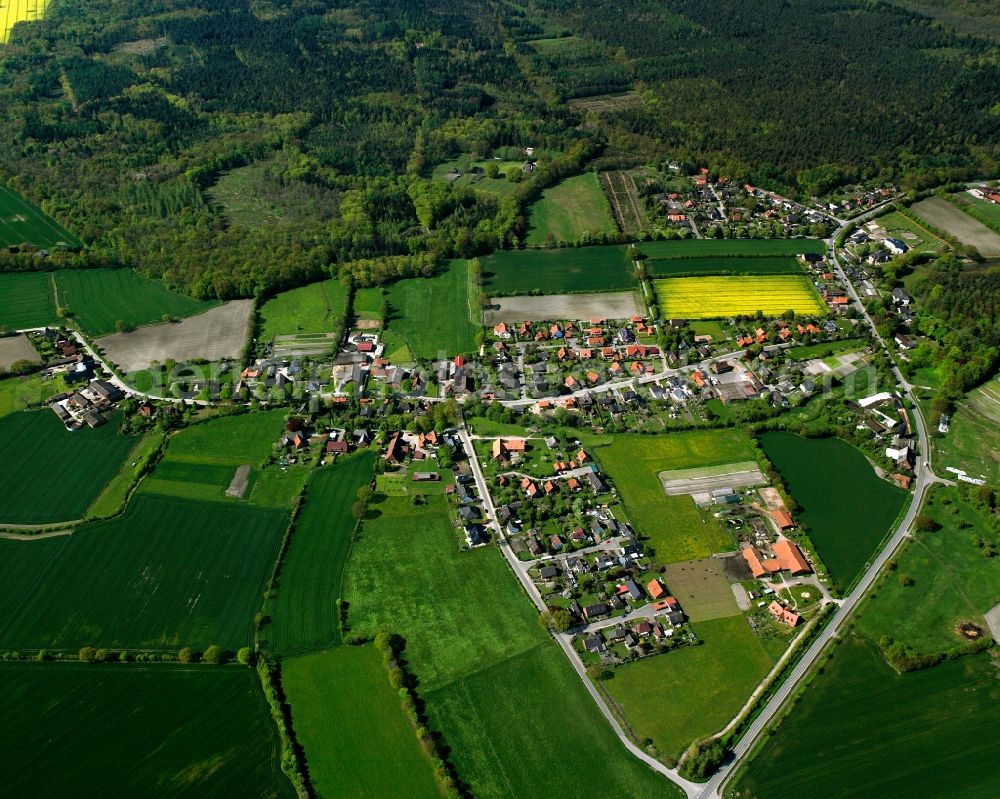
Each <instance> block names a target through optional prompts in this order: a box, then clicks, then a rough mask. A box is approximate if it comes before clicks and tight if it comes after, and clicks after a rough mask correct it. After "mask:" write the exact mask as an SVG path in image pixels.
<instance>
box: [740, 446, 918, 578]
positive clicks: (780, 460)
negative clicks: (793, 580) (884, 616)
mask: <svg viewBox="0 0 1000 799" xmlns="http://www.w3.org/2000/svg"><path fill="white" fill-rule="evenodd" d="M760 443H761V446H762V447H763V448H764V452H765V453H766V454H767V457H768V459H769V460H770V461H771V463H773V464H774V466H775V468H776V469H777V470H778V471H779V472H780V473H781V476H782V477H783V478H784V480H785V484H786V485H787V486H788V490H789V491H790V492H791V495H792V496H793V497H794V498H795V501H796V502H798V504H799V506H800V510H799V512H798V513H797V514H796V516H797V521H798V522H799V523H800V524H802V525H804V526H805V527H806V528H807V529H808V531H809V537H810V538H811V539H812V542H813V543H814V544H815V545H816V548H817V549H818V550H819V555H820V557H821V558H822V559H823V563H824V564H825V565H826V568H827V569H828V570H829V572H830V577H831V579H832V580H833V583H834V585H836V586H838V587H839V588H841V589H844V588H846V587H847V586H848V585H850V584H851V583H852V582H853V581H854V579H855V578H856V577H857V576H858V575H859V574H860V573H861V572H862V570H863V569H864V566H865V564H866V563H867V562H868V559H869V558H870V557H871V556H872V555H874V554H875V550H876V548H877V547H878V545H879V543H880V542H881V541H882V539H883V538H884V537H885V535H886V534H887V533H888V532H889V528H890V527H891V526H892V523H893V521H894V520H895V518H896V516H897V514H898V513H899V510H900V508H902V506H903V503H904V501H905V500H906V497H907V494H906V492H905V491H903V490H902V489H899V488H896V486H894V485H893V484H892V483H890V482H888V481H886V480H881V479H879V477H878V475H876V474H875V472H874V470H873V469H872V467H871V465H870V464H869V463H868V461H867V460H866V459H865V456H864V455H863V454H862V453H861V452H860V451H859V450H857V449H855V448H854V447H852V446H851V445H850V444H848V443H846V442H844V441H841V440H840V439H837V438H802V437H801V436H796V435H794V434H792V433H782V432H773V433H765V434H764V435H762V436H761V437H760Z"/></svg>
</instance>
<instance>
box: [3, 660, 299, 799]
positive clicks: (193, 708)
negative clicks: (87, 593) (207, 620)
mask: <svg viewBox="0 0 1000 799" xmlns="http://www.w3.org/2000/svg"><path fill="white" fill-rule="evenodd" d="M0 680H2V681H3V686H4V689H3V691H0V713H2V714H3V718H4V724H3V727H2V730H0V746H3V750H4V752H5V753H6V755H5V758H6V761H5V766H4V792H5V793H7V794H8V795H9V796H72V795H83V794H88V795H89V794H97V793H101V794H102V795H108V794H111V795H118V796H146V797H159V796H163V797H168V796H169V797H176V796H219V795H225V796H231V795H243V796H254V797H261V799H279V798H283V797H289V798H290V799H292V798H293V797H294V796H295V792H294V791H293V790H292V786H291V784H290V783H289V782H288V781H287V780H286V778H285V777H284V775H283V774H282V773H281V771H280V769H279V767H278V762H277V757H276V753H277V741H276V738H277V733H276V731H275V730H274V726H273V722H272V721H271V717H270V713H269V712H268V710H267V706H266V705H265V704H264V699H263V697H262V696H261V690H260V685H259V683H258V682H257V677H256V675H255V674H254V673H253V672H252V671H251V670H250V669H246V668H237V667H218V666H193V667H192V666H189V667H183V666H172V665H163V666H152V667H150V666H143V665H141V664H135V663H131V664H128V665H121V666H119V665H109V664H106V665H95V664H83V663H58V664H37V663H3V664H0Z"/></svg>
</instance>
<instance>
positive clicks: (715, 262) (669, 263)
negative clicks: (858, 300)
mask: <svg viewBox="0 0 1000 799" xmlns="http://www.w3.org/2000/svg"><path fill="white" fill-rule="evenodd" d="M646 272H647V273H648V274H649V276H650V277H679V276H681V275H798V274H801V273H802V265H801V264H800V263H799V261H798V259H796V258H795V257H794V256H791V255H767V256H761V257H756V258H747V257H740V256H733V257H731V258H727V257H707V258H663V259H658V260H655V261H652V260H651V261H646Z"/></svg>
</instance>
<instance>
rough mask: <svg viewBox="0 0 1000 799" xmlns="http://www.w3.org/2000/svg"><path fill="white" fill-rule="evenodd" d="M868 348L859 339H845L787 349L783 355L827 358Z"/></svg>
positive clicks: (802, 357)
mask: <svg viewBox="0 0 1000 799" xmlns="http://www.w3.org/2000/svg"><path fill="white" fill-rule="evenodd" d="M867 346H868V342H866V341H864V340H863V339H859V338H847V339H841V340H840V341H821V342H820V343H819V344H801V345H799V346H798V347H789V348H788V349H787V350H785V355H787V356H788V357H789V358H796V359H806V358H827V357H829V356H831V355H842V354H843V353H845V352H857V351H858V350H861V349H864V348H865V347H867Z"/></svg>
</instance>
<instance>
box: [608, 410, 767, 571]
mask: <svg viewBox="0 0 1000 799" xmlns="http://www.w3.org/2000/svg"><path fill="white" fill-rule="evenodd" d="M594 454H595V455H596V456H597V458H598V460H599V461H600V462H601V465H602V466H603V468H604V470H605V471H606V472H607V473H608V474H609V475H610V476H611V478H612V479H613V480H614V484H615V486H616V487H617V489H618V493H619V494H620V496H621V498H622V502H623V503H624V505H625V511H626V514H627V515H628V518H629V519H630V520H631V521H632V523H633V524H634V525H635V527H636V530H637V531H638V532H639V534H640V535H641V536H643V538H644V539H645V541H646V544H647V545H648V546H651V547H652V548H653V549H654V550H656V557H657V560H659V561H661V562H666V563H669V562H674V561H681V560H694V559H696V558H704V557H708V556H709V555H711V554H712V553H714V552H725V551H729V550H731V549H732V548H733V546H734V542H733V539H732V536H731V535H730V534H729V533H728V532H726V531H725V530H724V529H723V528H722V527H721V525H719V523H718V521H717V520H716V519H714V518H712V517H710V516H705V517H703V516H702V514H701V513H700V512H699V511H698V509H697V508H696V507H695V505H694V502H693V501H692V500H691V498H690V497H687V496H676V497H668V496H666V494H664V492H663V486H662V484H661V483H660V479H659V476H658V475H659V473H660V472H662V471H664V470H667V469H687V468H692V467H695V466H715V465H718V464H724V463H735V462H740V461H746V460H752V459H753V458H754V455H753V450H752V449H751V447H750V440H749V439H748V438H747V437H746V435H745V434H744V433H742V432H741V431H738V430H706V431H694V432H684V433H671V434H669V435H662V436H639V435H621V436H616V437H615V439H614V441H613V442H612V443H611V444H610V445H609V446H606V447H600V448H598V449H596V450H595V451H594Z"/></svg>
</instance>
